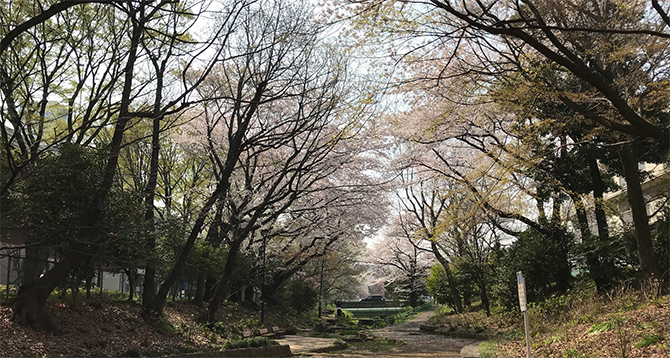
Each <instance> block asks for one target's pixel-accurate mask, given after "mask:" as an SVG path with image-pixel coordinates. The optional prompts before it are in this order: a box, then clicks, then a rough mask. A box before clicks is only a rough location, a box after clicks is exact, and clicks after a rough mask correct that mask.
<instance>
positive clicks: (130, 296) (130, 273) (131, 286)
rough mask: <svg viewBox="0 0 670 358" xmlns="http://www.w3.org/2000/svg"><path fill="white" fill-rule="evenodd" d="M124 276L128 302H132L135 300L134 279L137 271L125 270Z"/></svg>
mask: <svg viewBox="0 0 670 358" xmlns="http://www.w3.org/2000/svg"><path fill="white" fill-rule="evenodd" d="M125 272H126V276H128V287H129V289H128V302H132V301H133V299H134V298H135V286H136V285H137V284H136V282H135V279H136V278H137V270H135V269H134V268H133V269H128V270H125Z"/></svg>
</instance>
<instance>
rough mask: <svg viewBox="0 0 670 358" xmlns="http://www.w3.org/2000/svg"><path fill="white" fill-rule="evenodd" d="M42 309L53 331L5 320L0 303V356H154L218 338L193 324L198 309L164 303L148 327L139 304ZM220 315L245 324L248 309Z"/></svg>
mask: <svg viewBox="0 0 670 358" xmlns="http://www.w3.org/2000/svg"><path fill="white" fill-rule="evenodd" d="M47 310H48V312H49V314H50V315H51V316H52V318H53V320H54V322H55V323H56V324H57V326H58V330H57V332H53V333H47V332H36V331H33V330H31V329H29V328H26V327H22V326H19V325H17V324H16V323H14V322H12V321H11V320H10V318H11V314H12V311H11V308H10V307H7V306H0V337H1V338H0V357H26V356H38V357H86V356H95V357H106V356H128V357H139V356H159V355H166V354H175V353H187V352H193V351H202V350H210V349H219V348H220V346H219V344H220V343H223V342H222V340H221V338H220V336H218V335H215V334H213V333H211V332H209V331H208V330H204V329H203V328H202V327H201V326H199V325H198V324H197V322H196V319H197V317H198V316H199V310H198V309H197V308H195V307H193V306H191V305H188V304H179V303H176V304H175V303H169V304H168V305H167V306H166V309H165V320H164V321H162V322H159V323H157V324H154V325H147V324H146V323H145V322H144V321H143V320H142V318H141V317H140V315H139V311H140V307H139V304H138V303H135V302H133V303H126V302H102V303H101V302H97V303H92V304H88V303H80V304H78V305H77V306H76V307H75V308H72V307H70V306H69V305H66V304H65V303H59V302H50V303H49V304H48V307H47ZM222 311H224V312H222V318H223V317H225V318H227V320H228V321H229V322H235V323H237V324H242V325H243V324H244V323H239V322H245V320H247V317H253V314H254V313H253V312H250V311H248V310H245V309H242V308H240V307H237V306H228V307H226V308H224V309H223V310H222Z"/></svg>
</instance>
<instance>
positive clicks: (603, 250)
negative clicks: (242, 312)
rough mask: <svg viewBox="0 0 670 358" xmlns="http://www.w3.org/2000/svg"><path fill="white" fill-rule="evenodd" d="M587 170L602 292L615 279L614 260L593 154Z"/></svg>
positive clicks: (598, 173) (600, 179)
mask: <svg viewBox="0 0 670 358" xmlns="http://www.w3.org/2000/svg"><path fill="white" fill-rule="evenodd" d="M588 161H589V172H590V174H591V182H592V183H593V201H594V211H595V215H596V224H597V225H598V240H597V241H596V248H595V249H596V254H597V255H598V259H599V260H600V268H601V272H602V275H603V276H604V277H605V279H606V280H603V282H602V285H599V286H598V292H601V293H604V292H605V291H607V290H609V289H611V288H612V285H613V284H614V282H615V281H616V277H614V273H615V271H616V267H615V265H614V261H613V260H612V254H611V251H610V250H609V249H608V246H609V245H611V242H610V234H609V225H608V224H607V215H606V214H605V208H604V206H605V201H604V199H603V195H604V194H605V190H606V187H605V183H604V182H603V178H602V176H601V175H600V169H599V168H598V162H597V160H596V158H595V156H592V155H591V156H589V158H588ZM601 290H602V291H601Z"/></svg>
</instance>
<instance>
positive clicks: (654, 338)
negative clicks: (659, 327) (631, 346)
mask: <svg viewBox="0 0 670 358" xmlns="http://www.w3.org/2000/svg"><path fill="white" fill-rule="evenodd" d="M662 340H663V336H662V335H660V334H658V333H652V334H645V335H644V336H643V337H642V339H641V340H640V341H639V342H637V343H636V344H635V348H644V347H648V346H650V345H652V344H656V343H658V342H660V341H662Z"/></svg>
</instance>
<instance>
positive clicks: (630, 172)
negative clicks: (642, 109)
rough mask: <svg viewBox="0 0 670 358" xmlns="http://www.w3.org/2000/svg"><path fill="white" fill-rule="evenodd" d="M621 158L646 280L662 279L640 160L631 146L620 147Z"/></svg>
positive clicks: (638, 249) (638, 250) (639, 254)
mask: <svg viewBox="0 0 670 358" xmlns="http://www.w3.org/2000/svg"><path fill="white" fill-rule="evenodd" d="M619 156H620V157H621V164H622V166H623V172H624V176H625V179H626V192H627V194H628V203H629V204H630V208H631V212H632V214H633V224H634V225H635V233H636V237H637V252H638V256H639V259H640V266H642V272H643V273H644V276H645V278H654V279H661V274H660V271H659V269H658V263H657V262H656V255H655V254H654V248H653V245H652V241H651V229H650V228H649V217H648V216H647V205H646V203H645V200H644V193H643V192H642V185H641V184H642V183H641V178H640V172H639V169H638V167H637V166H638V159H637V156H636V155H635V153H634V152H633V148H632V147H631V145H630V144H624V145H622V146H620V147H619Z"/></svg>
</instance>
